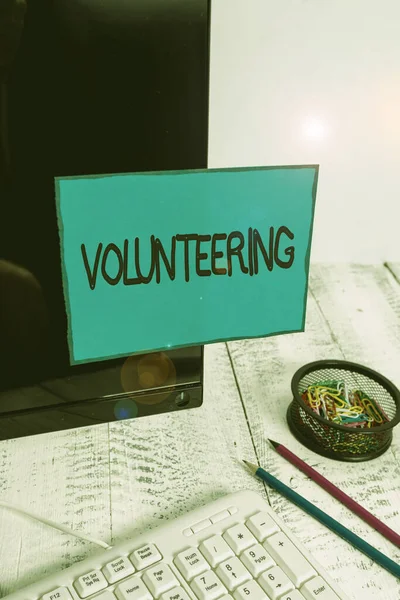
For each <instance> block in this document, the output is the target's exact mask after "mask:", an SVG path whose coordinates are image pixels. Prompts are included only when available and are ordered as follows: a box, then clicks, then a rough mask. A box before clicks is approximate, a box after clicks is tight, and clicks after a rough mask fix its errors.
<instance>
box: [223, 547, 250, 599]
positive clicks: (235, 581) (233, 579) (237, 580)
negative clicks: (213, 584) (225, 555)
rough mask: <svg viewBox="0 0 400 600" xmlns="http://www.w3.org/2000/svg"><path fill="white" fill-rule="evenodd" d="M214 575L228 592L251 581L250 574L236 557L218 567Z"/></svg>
mask: <svg viewBox="0 0 400 600" xmlns="http://www.w3.org/2000/svg"><path fill="white" fill-rule="evenodd" d="M216 573H217V575H218V577H219V578H220V579H221V581H222V583H223V584H224V585H225V586H226V587H227V588H228V590H229V591H230V592H231V591H232V590H234V589H235V588H237V587H238V585H240V584H241V583H244V582H245V581H248V580H249V579H251V575H250V573H249V572H248V570H247V569H246V567H245V566H244V564H243V563H242V562H241V561H240V560H239V559H238V558H237V557H236V556H235V557H234V558H230V559H229V560H227V561H226V562H224V563H222V565H219V567H218V568H217V571H216Z"/></svg>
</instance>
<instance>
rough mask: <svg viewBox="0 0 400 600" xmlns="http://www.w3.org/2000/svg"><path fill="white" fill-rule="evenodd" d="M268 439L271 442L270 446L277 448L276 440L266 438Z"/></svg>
mask: <svg viewBox="0 0 400 600" xmlns="http://www.w3.org/2000/svg"><path fill="white" fill-rule="evenodd" d="M268 441H269V443H270V444H271V446H273V447H274V448H277V447H278V446H280V444H278V442H274V440H270V439H268Z"/></svg>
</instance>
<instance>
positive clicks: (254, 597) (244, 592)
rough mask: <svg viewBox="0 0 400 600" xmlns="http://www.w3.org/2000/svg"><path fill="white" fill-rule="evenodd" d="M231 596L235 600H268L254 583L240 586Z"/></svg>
mask: <svg viewBox="0 0 400 600" xmlns="http://www.w3.org/2000/svg"><path fill="white" fill-rule="evenodd" d="M233 595H234V597H235V600H268V596H267V595H266V593H265V592H264V590H263V589H262V588H261V587H260V586H259V585H258V583H257V582H256V581H249V583H245V584H244V585H241V586H240V587H238V589H237V590H236V592H235V593H234V594H233Z"/></svg>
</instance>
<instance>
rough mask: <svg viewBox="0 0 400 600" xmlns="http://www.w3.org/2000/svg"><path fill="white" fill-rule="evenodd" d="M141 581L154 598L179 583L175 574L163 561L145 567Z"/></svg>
mask: <svg viewBox="0 0 400 600" xmlns="http://www.w3.org/2000/svg"><path fill="white" fill-rule="evenodd" d="M143 581H144V583H145V584H146V586H147V587H148V588H149V590H150V592H151V593H152V594H153V596H155V597H156V598H158V597H159V596H161V594H163V593H164V592H167V591H168V590H170V589H171V588H173V587H175V586H177V585H179V582H178V581H177V579H176V577H175V575H174V574H173V572H172V571H171V569H170V568H169V566H168V565H166V564H165V563H159V564H158V565H156V566H155V567H151V568H150V569H147V571H146V572H145V573H144V574H143Z"/></svg>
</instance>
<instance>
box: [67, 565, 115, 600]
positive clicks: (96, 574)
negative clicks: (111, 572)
mask: <svg viewBox="0 0 400 600" xmlns="http://www.w3.org/2000/svg"><path fill="white" fill-rule="evenodd" d="M107 585H108V584H107V581H106V579H105V577H104V575H103V573H102V572H101V571H90V573H86V575H82V577H79V579H77V580H76V581H75V582H74V587H75V589H76V591H77V592H78V594H79V596H80V597H81V598H87V597H88V596H91V595H92V594H95V593H96V592H100V591H101V590H104V588H106V587H107Z"/></svg>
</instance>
